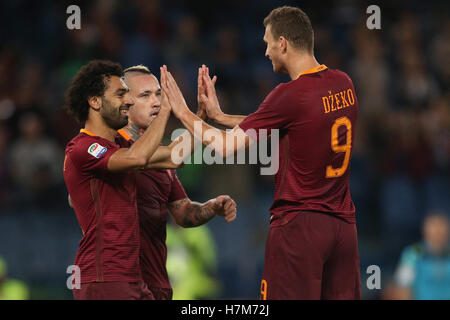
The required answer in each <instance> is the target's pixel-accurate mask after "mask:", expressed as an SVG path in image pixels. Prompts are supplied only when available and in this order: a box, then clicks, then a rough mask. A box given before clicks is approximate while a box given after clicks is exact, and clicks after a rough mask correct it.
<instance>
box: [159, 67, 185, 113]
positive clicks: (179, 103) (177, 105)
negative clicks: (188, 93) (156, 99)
mask: <svg viewBox="0 0 450 320" xmlns="http://www.w3.org/2000/svg"><path fill="white" fill-rule="evenodd" d="M161 74H163V75H164V76H163V77H161V80H163V81H164V82H163V81H161V87H162V89H163V92H166V94H167V98H168V99H169V103H170V105H171V107H172V112H173V113H174V114H175V116H176V117H178V118H179V117H180V116H181V115H182V114H183V113H184V112H186V111H189V108H188V106H187V104H186V101H185V100H184V97H183V94H182V93H181V90H180V88H179V87H178V85H177V83H176V81H175V79H174V78H173V76H172V74H171V73H170V72H169V71H168V70H167V66H166V65H163V66H162V68H161Z"/></svg>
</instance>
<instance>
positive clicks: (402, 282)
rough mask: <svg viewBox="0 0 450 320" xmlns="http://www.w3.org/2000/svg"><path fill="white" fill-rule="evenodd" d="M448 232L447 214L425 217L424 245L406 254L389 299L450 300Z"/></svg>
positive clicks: (410, 248) (413, 247)
mask: <svg viewBox="0 0 450 320" xmlns="http://www.w3.org/2000/svg"><path fill="white" fill-rule="evenodd" d="M449 231H450V229H449V220H448V217H447V216H445V215H444V214H441V213H433V214H430V215H428V216H427V217H426V219H425V221H424V224H423V241H422V242H420V243H417V244H414V245H411V246H408V247H406V248H405V249H404V250H403V253H402V255H401V258H400V262H399V265H398V267H397V271H396V273H395V278H394V284H393V286H391V287H390V292H389V294H388V295H387V296H386V298H390V299H415V300H450V247H449Z"/></svg>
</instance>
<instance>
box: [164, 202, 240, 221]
mask: <svg viewBox="0 0 450 320" xmlns="http://www.w3.org/2000/svg"><path fill="white" fill-rule="evenodd" d="M168 209H169V212H170V214H171V215H172V217H173V218H174V220H175V222H176V223H177V224H178V225H179V226H181V227H183V228H191V227H197V226H200V225H202V224H205V223H206V222H208V221H209V220H211V219H212V218H214V217H215V216H221V217H223V218H224V219H225V221H226V222H231V221H233V220H234V219H236V202H234V200H233V199H231V198H230V197H229V196H226V195H223V196H219V197H217V198H215V199H211V200H209V201H207V202H205V203H198V202H194V201H191V200H190V199H189V198H184V199H181V200H177V201H174V202H171V203H169V204H168Z"/></svg>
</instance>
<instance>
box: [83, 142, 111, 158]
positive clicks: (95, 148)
mask: <svg viewBox="0 0 450 320" xmlns="http://www.w3.org/2000/svg"><path fill="white" fill-rule="evenodd" d="M106 150H108V148H106V147H103V146H101V145H100V144H98V143H93V144H91V146H90V147H89V148H88V150H87V152H88V153H89V154H90V155H93V156H94V157H96V158H97V159H100V158H101V157H102V156H103V155H104V154H105V152H106Z"/></svg>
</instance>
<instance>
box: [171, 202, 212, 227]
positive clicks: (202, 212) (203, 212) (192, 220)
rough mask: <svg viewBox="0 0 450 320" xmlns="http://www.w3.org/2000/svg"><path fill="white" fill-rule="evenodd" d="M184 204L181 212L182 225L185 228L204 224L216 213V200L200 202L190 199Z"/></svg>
mask: <svg viewBox="0 0 450 320" xmlns="http://www.w3.org/2000/svg"><path fill="white" fill-rule="evenodd" d="M188 201H189V202H188V203H187V204H186V205H184V206H183V209H182V212H181V216H182V219H181V223H180V226H182V227H183V228H192V227H198V226H201V225H202V224H205V223H207V222H208V221H210V220H211V219H212V218H214V216H215V215H216V213H215V210H214V205H215V202H214V201H213V200H209V201H208V202H205V203H198V202H194V201H190V200H188Z"/></svg>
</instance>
